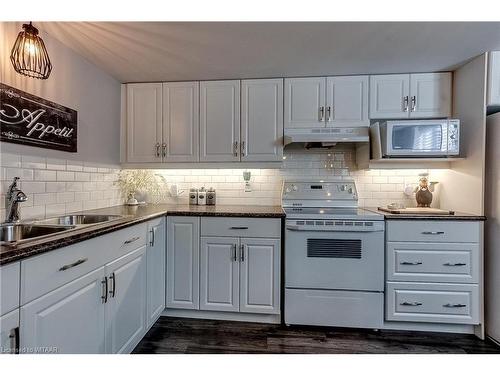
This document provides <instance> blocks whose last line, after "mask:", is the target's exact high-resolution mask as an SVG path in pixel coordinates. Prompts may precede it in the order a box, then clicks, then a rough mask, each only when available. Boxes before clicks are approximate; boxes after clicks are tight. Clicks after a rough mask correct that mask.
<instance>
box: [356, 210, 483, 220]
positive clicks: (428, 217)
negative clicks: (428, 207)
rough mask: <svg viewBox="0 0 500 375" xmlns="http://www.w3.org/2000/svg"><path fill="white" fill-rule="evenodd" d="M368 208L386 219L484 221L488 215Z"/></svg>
mask: <svg viewBox="0 0 500 375" xmlns="http://www.w3.org/2000/svg"><path fill="white" fill-rule="evenodd" d="M365 209H366V210H369V211H373V212H377V213H379V214H381V215H384V218H385V219H386V220H461V221H463V220H465V221H484V220H486V216H482V215H474V214H469V213H465V212H454V213H453V214H448V215H432V214H429V215H428V214H425V215H423V214H393V213H390V212H384V211H380V210H379V209H377V207H367V208H365Z"/></svg>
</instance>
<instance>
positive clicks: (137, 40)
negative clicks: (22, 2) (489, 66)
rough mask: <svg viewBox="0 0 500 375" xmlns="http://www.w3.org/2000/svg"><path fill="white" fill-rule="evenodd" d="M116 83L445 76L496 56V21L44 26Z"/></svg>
mask: <svg viewBox="0 0 500 375" xmlns="http://www.w3.org/2000/svg"><path fill="white" fill-rule="evenodd" d="M38 26H39V28H40V29H41V30H43V31H46V32H47V33H49V34H50V35H51V36H53V37H55V38H56V39H58V40H60V41H61V42H62V43H64V44H66V45H68V46H70V47H71V48H73V49H74V50H75V51H76V52H78V53H79V54H81V55H83V56H84V57H85V58H87V59H88V60H90V61H91V62H93V63H94V64H95V65H97V66H99V67H101V68H102V69H103V70H105V71H107V72H108V73H109V74H111V75H112V76H114V77H115V78H116V79H118V80H119V81H121V82H146V81H182V80H210V79H235V78H264V77H290V76H314V75H344V74H375V73H403V72H430V71H440V70H452V69H454V68H456V67H457V66H459V65H461V64H462V63H464V62H465V61H467V60H469V59H470V58H472V57H474V56H477V55H479V54H481V53H483V52H484V51H488V50H494V49H500V22H492V23H488V22H477V23H467V22H430V23H418V22H411V23H409V22H406V23H404V22H397V23H389V22H360V23H356V22H253V23H252V22H242V23H238V22H83V23H82V22H66V23H65V22H45V23H39V25H38Z"/></svg>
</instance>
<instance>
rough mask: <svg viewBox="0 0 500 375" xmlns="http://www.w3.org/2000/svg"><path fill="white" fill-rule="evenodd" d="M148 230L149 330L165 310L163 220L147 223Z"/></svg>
mask: <svg viewBox="0 0 500 375" xmlns="http://www.w3.org/2000/svg"><path fill="white" fill-rule="evenodd" d="M148 230H149V242H148V246H147V260H148V264H147V275H148V276H147V290H148V303H147V306H148V310H147V319H148V321H147V328H148V329H149V328H150V327H151V326H152V325H153V324H154V323H155V322H156V321H157V320H158V318H159V317H160V315H161V313H162V311H163V310H164V309H165V265H166V256H165V255H166V238H165V231H166V228H165V219H164V218H161V219H157V220H153V221H151V222H149V224H148Z"/></svg>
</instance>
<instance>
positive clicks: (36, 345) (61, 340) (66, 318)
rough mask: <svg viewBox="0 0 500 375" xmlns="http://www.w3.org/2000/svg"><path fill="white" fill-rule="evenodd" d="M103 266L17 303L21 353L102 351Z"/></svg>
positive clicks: (103, 324)
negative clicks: (19, 312) (19, 305)
mask: <svg viewBox="0 0 500 375" xmlns="http://www.w3.org/2000/svg"><path fill="white" fill-rule="evenodd" d="M104 275H105V273H104V267H101V268H99V269H97V270H95V271H93V272H90V273H88V274H86V275H85V276H82V277H80V278H79V279H76V280H74V281H72V282H70V283H68V284H66V285H64V286H62V287H60V288H58V289H56V290H54V291H52V292H50V293H47V294H45V295H44V296H42V297H40V298H38V299H36V300H34V301H32V302H30V303H28V304H26V305H24V306H22V307H21V318H20V320H21V326H20V343H21V345H20V352H21V353H27V354H30V353H33V354H34V353H52V354H56V353H104V351H105V346H104V332H105V330H104V326H105V304H104V303H103V301H104V300H103V299H102V298H103V296H104V295H103V293H105V291H106V290H105V289H106V288H105V287H103V282H105V278H104Z"/></svg>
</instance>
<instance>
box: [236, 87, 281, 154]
mask: <svg viewBox="0 0 500 375" xmlns="http://www.w3.org/2000/svg"><path fill="white" fill-rule="evenodd" d="M282 159H283V80H282V79H254V80H244V81H242V83H241V160H242V161H281V160H282Z"/></svg>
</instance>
